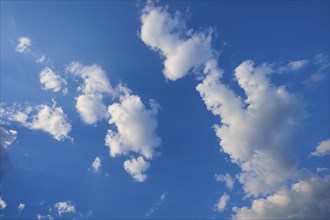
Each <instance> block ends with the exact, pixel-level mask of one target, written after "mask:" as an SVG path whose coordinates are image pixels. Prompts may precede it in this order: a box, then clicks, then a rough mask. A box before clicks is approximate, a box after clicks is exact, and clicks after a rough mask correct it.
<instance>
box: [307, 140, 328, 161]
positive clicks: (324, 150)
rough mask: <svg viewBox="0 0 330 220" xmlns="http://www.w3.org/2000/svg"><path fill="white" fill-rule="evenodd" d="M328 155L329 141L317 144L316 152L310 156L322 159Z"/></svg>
mask: <svg viewBox="0 0 330 220" xmlns="http://www.w3.org/2000/svg"><path fill="white" fill-rule="evenodd" d="M329 154H330V140H325V141H322V142H321V143H319V145H318V146H317V147H316V150H315V151H314V152H312V153H311V154H310V156H314V157H322V156H326V155H329Z"/></svg>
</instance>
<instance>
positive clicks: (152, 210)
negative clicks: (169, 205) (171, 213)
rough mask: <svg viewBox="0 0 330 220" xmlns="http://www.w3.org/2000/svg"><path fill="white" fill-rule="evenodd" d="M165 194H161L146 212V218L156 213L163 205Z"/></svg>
mask: <svg viewBox="0 0 330 220" xmlns="http://www.w3.org/2000/svg"><path fill="white" fill-rule="evenodd" d="M166 197H167V196H166V193H162V194H161V195H160V197H159V199H158V201H157V202H156V203H155V204H154V205H153V207H151V208H150V209H149V210H148V212H147V213H146V214H145V217H146V218H149V217H150V216H151V215H152V214H153V213H154V212H156V211H157V210H158V209H159V208H160V207H161V205H162V204H163V203H164V201H165V199H166Z"/></svg>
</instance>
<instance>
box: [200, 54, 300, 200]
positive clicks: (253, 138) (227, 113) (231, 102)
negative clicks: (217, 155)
mask: <svg viewBox="0 0 330 220" xmlns="http://www.w3.org/2000/svg"><path fill="white" fill-rule="evenodd" d="M273 71H274V68H273V67H272V66H270V65H267V64H262V65H260V66H255V65H254V63H253V62H252V61H245V62H243V63H242V64H240V65H239V66H238V67H237V68H236V69H235V77H236V80H237V82H238V84H239V85H240V87H241V88H242V89H243V90H244V91H245V95H246V99H245V100H244V102H243V100H242V98H240V97H239V96H238V95H236V94H235V93H234V91H233V90H231V89H230V88H229V87H227V86H226V85H224V84H222V83H221V82H220V78H221V76H222V71H221V70H220V69H219V68H218V67H217V64H216V62H215V61H209V62H208V63H207V64H206V65H205V70H204V72H205V74H206V77H205V79H204V80H203V81H202V82H201V83H199V84H198V85H197V87H196V89H197V91H199V93H200V94H201V96H202V98H203V101H204V102H205V104H206V106H207V108H208V109H209V110H210V111H211V112H212V113H213V114H214V115H218V116H220V118H221V124H220V125H215V126H214V129H215V132H216V135H217V136H218V137H219V138H220V145H221V148H222V150H223V151H224V152H225V153H227V154H229V155H230V157H231V160H232V161H233V162H234V163H237V164H239V165H240V167H241V168H242V170H243V172H242V173H241V174H239V175H238V178H239V181H240V182H241V183H242V184H243V188H244V190H245V192H246V193H247V194H248V196H252V195H254V196H256V195H260V194H266V193H271V192H272V191H273V190H276V189H278V188H279V187H280V186H281V185H282V183H283V182H284V181H286V180H287V179H288V178H289V177H290V176H291V175H292V173H293V172H294V171H295V168H296V159H295V157H294V156H293V155H292V153H291V151H290V146H291V145H290V141H291V138H292V135H293V134H294V131H295V127H296V126H295V124H296V123H297V122H298V121H299V120H300V119H301V118H302V117H303V116H304V110H303V105H302V103H301V102H300V101H299V99H298V98H297V97H296V96H295V95H293V94H290V93H289V92H287V91H286V90H285V88H284V87H276V86H275V85H272V84H271V83H270V81H269V77H268V75H269V74H271V73H273Z"/></svg>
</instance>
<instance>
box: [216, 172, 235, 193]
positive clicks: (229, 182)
mask: <svg viewBox="0 0 330 220" xmlns="http://www.w3.org/2000/svg"><path fill="white" fill-rule="evenodd" d="M215 180H216V181H218V182H224V183H225V184H226V187H227V188H228V189H230V190H231V189H233V187H234V183H235V181H234V179H233V178H232V177H231V175H230V174H228V173H226V174H225V175H218V174H215Z"/></svg>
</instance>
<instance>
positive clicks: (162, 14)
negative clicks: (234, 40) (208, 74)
mask: <svg viewBox="0 0 330 220" xmlns="http://www.w3.org/2000/svg"><path fill="white" fill-rule="evenodd" d="M140 20H141V24H142V26H141V33H140V38H141V39H142V41H143V42H144V43H145V44H146V45H147V46H149V47H150V48H151V49H153V50H155V51H159V52H160V54H161V55H162V56H164V58H165V60H164V70H163V73H164V75H165V77H166V78H167V79H170V80H176V79H179V78H181V77H183V76H185V75H186V74H188V72H189V70H191V69H194V68H198V67H199V66H200V65H201V64H203V63H205V62H206V61H207V60H208V59H210V58H211V57H212V56H213V50H212V48H211V41H212V30H211V29H209V30H208V31H205V32H198V33H193V30H191V29H187V28H186V26H185V21H184V20H183V19H182V18H181V16H180V14H179V13H178V12H176V13H175V14H174V15H171V14H169V13H168V12H167V8H165V7H155V6H154V5H153V3H149V4H147V5H146V6H145V8H144V9H143V10H142V14H141V17H140Z"/></svg>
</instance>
